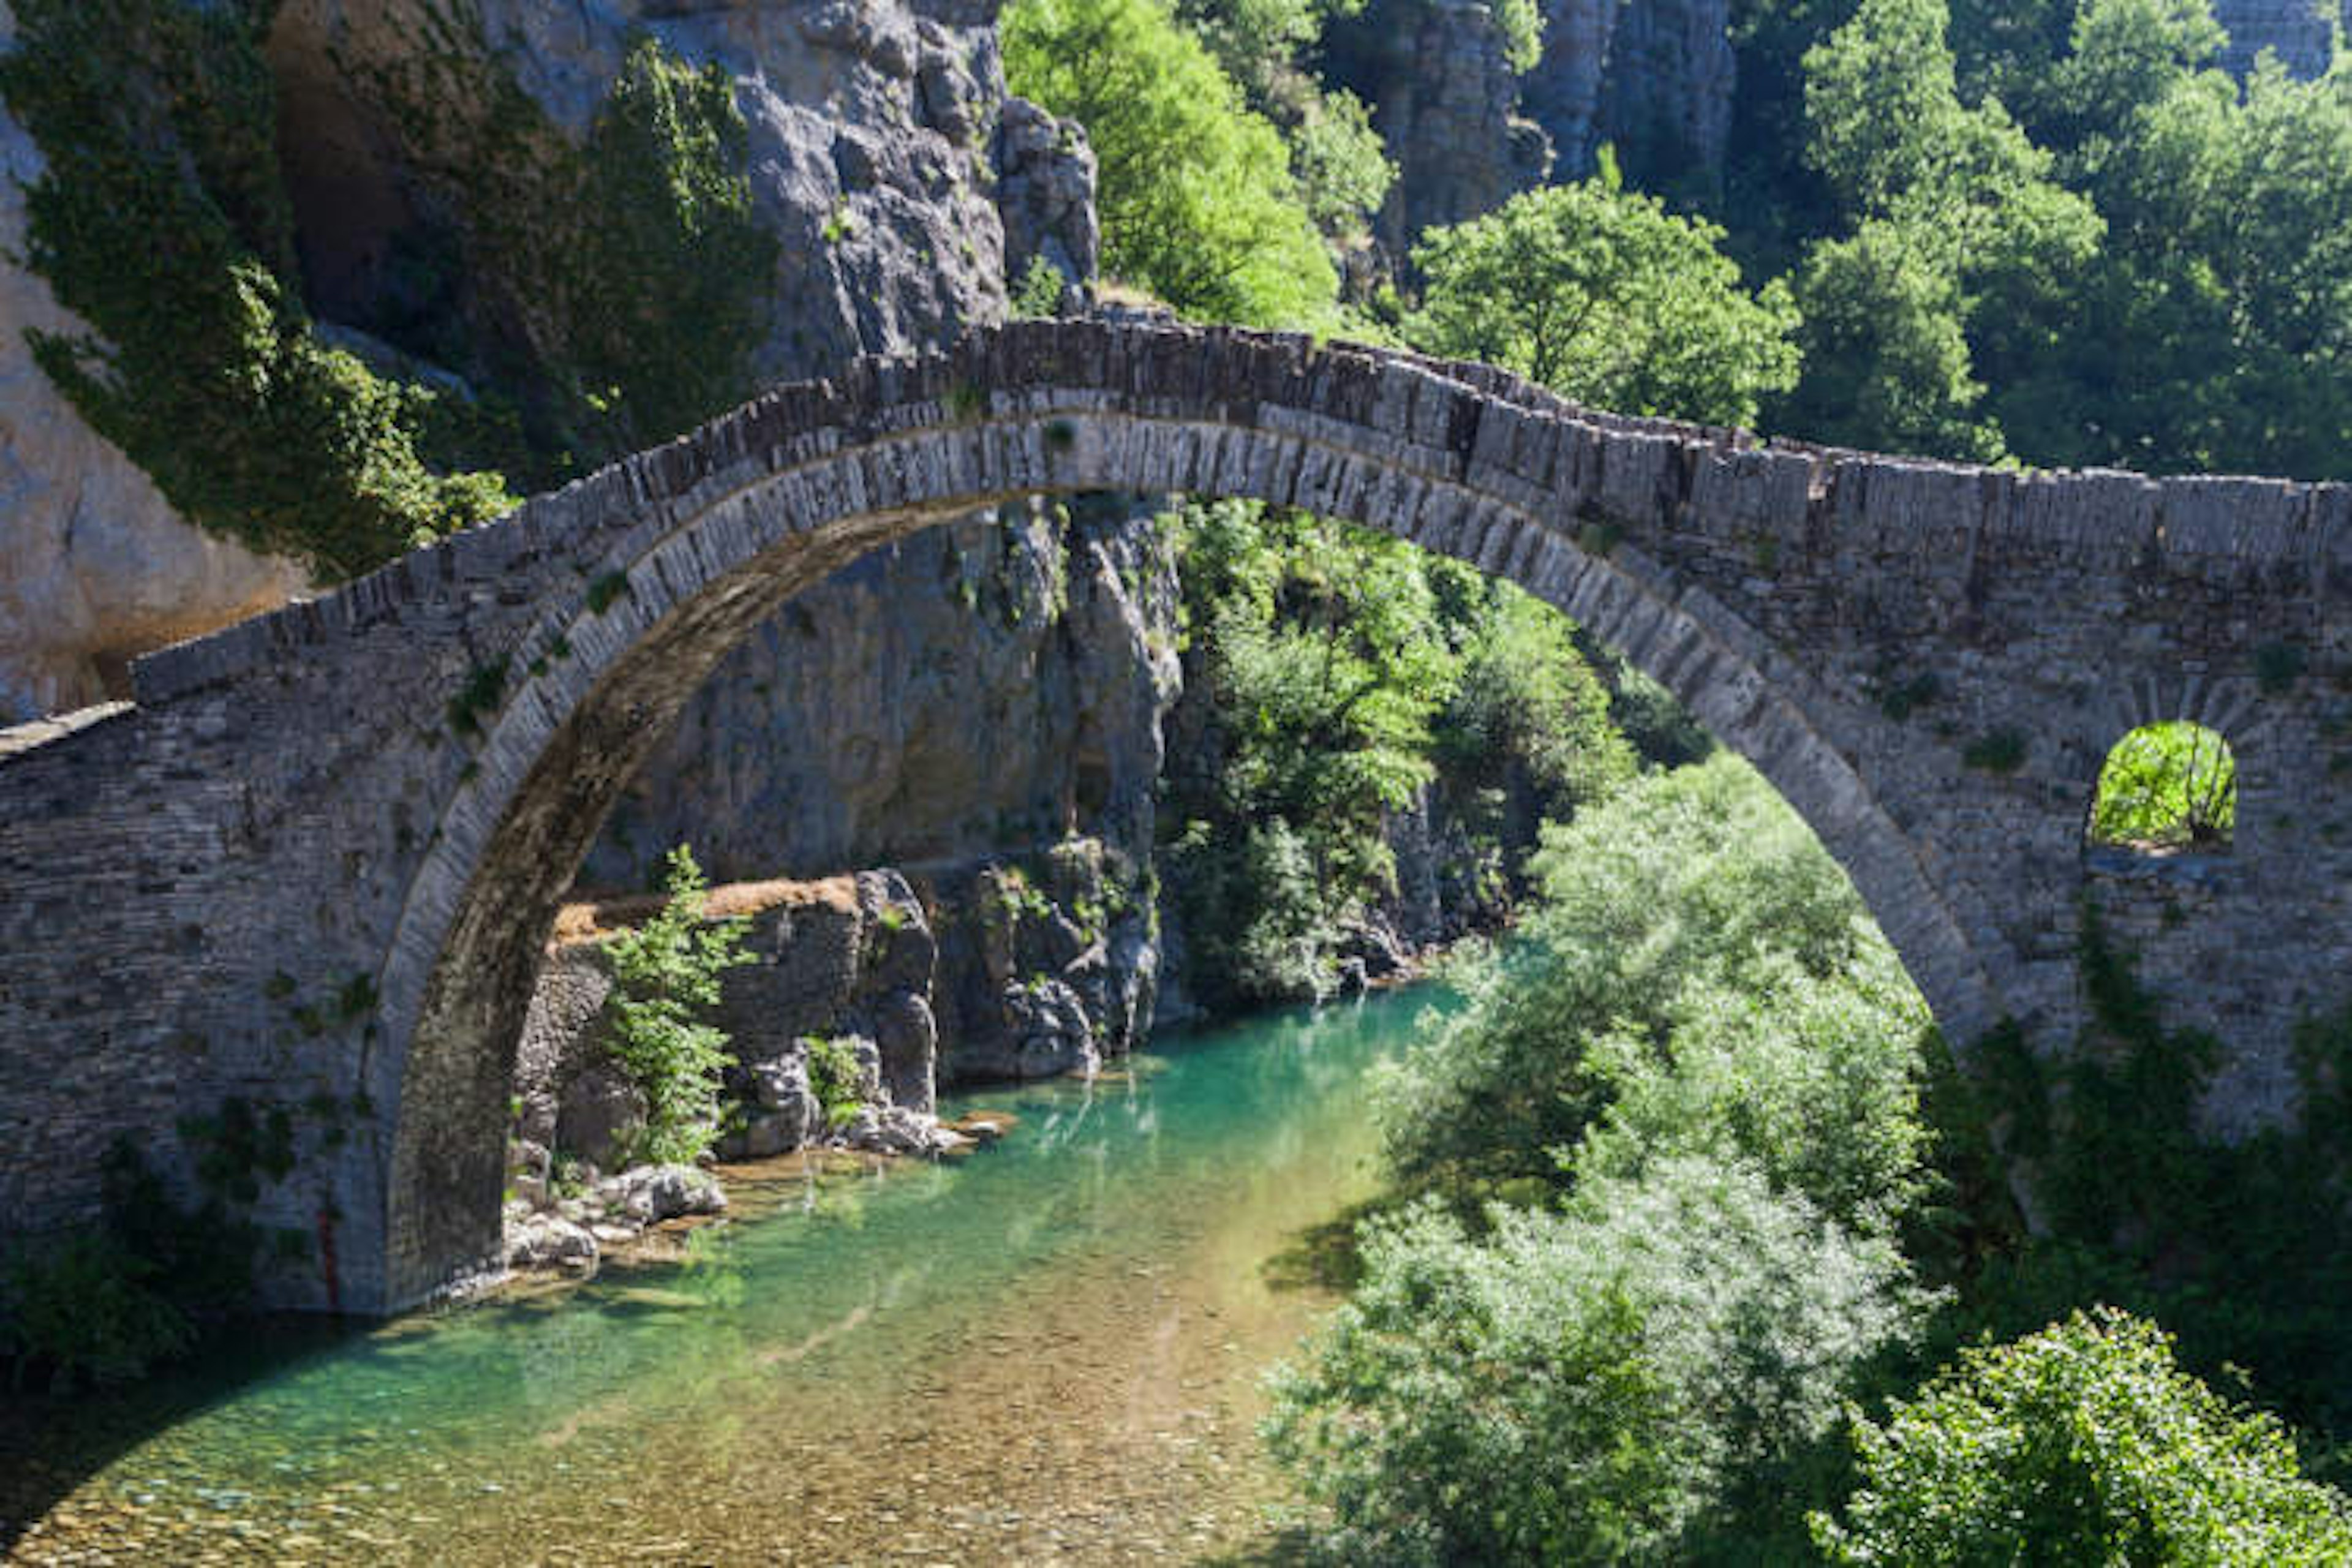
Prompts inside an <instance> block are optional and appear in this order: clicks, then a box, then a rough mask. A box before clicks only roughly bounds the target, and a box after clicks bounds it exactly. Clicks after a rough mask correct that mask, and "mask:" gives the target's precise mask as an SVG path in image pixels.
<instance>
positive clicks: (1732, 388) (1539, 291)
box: [1406, 164, 1797, 425]
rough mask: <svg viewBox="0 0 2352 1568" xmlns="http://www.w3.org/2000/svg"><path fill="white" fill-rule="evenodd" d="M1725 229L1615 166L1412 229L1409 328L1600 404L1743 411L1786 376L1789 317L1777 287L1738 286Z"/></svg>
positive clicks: (1793, 358)
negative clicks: (1634, 183)
mask: <svg viewBox="0 0 2352 1568" xmlns="http://www.w3.org/2000/svg"><path fill="white" fill-rule="evenodd" d="M1721 237H1722V230H1720V229H1718V228H1717V227H1715V226H1713V225H1711V224H1706V223H1704V222H1698V221H1695V220H1692V219H1689V218H1683V217H1677V216H1674V215H1672V214H1670V213H1668V212H1667V211H1666V210H1665V207H1664V205H1663V204H1662V203H1660V202H1659V201H1658V200H1657V199H1656V198H1655V197H1652V196H1645V195H1639V194H1638V193H1633V192H1629V191H1626V190H1624V189H1623V188H1622V185H1621V184H1620V183H1619V181H1618V178H1617V175H1616V171H1615V167H1614V165H1613V164H1610V165H1607V166H1605V167H1604V169H1603V171H1602V174H1601V177H1600V178H1598V179H1593V180H1589V181H1586V182H1584V183H1583V184H1574V185H1553V186H1549V187H1546V188H1543V189H1540V190H1535V191H1529V192H1527V193H1525V194H1523V195H1517V196H1515V197H1513V198H1512V199H1511V200H1510V201H1509V202H1508V203H1507V204H1505V205H1504V206H1503V207H1502V208H1501V210H1499V211H1497V212H1495V213H1492V214H1489V215H1488V216H1485V217H1481V218H1475V219H1472V220H1471V221H1470V222H1468V223H1465V224H1461V225H1457V226H1454V227H1452V228H1439V229H1433V230H1431V231H1429V232H1428V233H1427V234H1425V235H1423V237H1422V239H1421V243H1420V244H1419V245H1418V246H1417V247H1415V248H1414V250H1413V265H1414V266H1415V267H1417V268H1420V269H1421V271H1422V273H1423V276H1424V278H1425V279H1426V284H1425V288H1424V292H1423V301H1422V307H1421V310H1419V312H1417V313H1416V314H1415V315H1414V316H1412V318H1411V319H1410V320H1409V321H1408V322H1407V325H1406V333H1407V336H1408V337H1409V338H1410V339H1411V340H1412V342H1414V343H1415V344H1416V345H1417V346H1419V347H1422V348H1424V349H1427V350H1430V351H1431V352H1433V353H1444V354H1451V355H1455V356H1458V357H1463V358H1469V359H1482V360H1486V361H1488V362H1490V363H1496V364H1500V365H1505V366H1507V367H1509V368H1511V369H1514V370H1517V371H1519V372H1520V373H1522V374H1526V375H1528V376H1529V377H1531V378H1532V379H1534V380H1536V381H1540V382H1543V383H1544V384H1547V385H1549V386H1553V387H1556V388H1558V389H1559V391H1561V392H1563V393H1565V394H1567V395H1569V396H1570V397H1572V398H1575V399H1577V400H1578V401H1580V402H1582V403H1586V404H1590V405H1593V406H1595V407H1604V408H1609V409H1612V410H1615V411H1618V412H1621V413H1627V414H1647V415H1665V416H1675V417H1680V418H1686V419H1696V420H1701V421H1706V422H1710V423H1715V424H1723V425H1737V424H1746V423H1752V422H1753V421H1754V419H1755V417H1756V412H1757V407H1758V404H1759V399H1760V398H1761V397H1762V396H1763V395H1765V394H1767V393H1771V392H1778V391H1784V390H1786V389H1787V388H1789V387H1790V386H1792V385H1794V384H1796V380H1797V351H1796V349H1795V347H1794V346H1793V344H1792V343H1791V342H1790V334H1791V333H1792V332H1793V331H1795V330H1796V326H1797V314H1796V310H1795V309H1794V307H1793V306H1792V305H1791V304H1790V299H1789V291H1788V289H1787V287H1786V286H1785V285H1782V284H1780V283H1778V282H1775V283H1771V284H1768V285H1766V286H1765V287H1764V288H1763V289H1761V290H1759V291H1758V292H1756V293H1754V294H1750V293H1748V291H1746V290H1745V289H1742V288H1741V287H1740V282H1739V269H1738V266H1737V265H1736V264H1734V263H1733V262H1732V261H1731V260H1730V259H1729V258H1726V257H1725V256H1723V255H1722V254H1721V253H1720V252H1719V251H1717V248H1716V245H1717V241H1718V240H1720V239H1721Z"/></svg>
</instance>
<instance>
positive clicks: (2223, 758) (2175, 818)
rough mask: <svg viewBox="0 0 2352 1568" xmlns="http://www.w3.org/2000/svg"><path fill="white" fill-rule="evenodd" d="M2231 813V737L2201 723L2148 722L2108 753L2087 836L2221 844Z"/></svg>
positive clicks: (2234, 780) (2234, 808) (2234, 797)
mask: <svg viewBox="0 0 2352 1568" xmlns="http://www.w3.org/2000/svg"><path fill="white" fill-rule="evenodd" d="M2237 816H2238V768H2237V763H2236V761H2235V760H2234V759H2233V758H2232V757H2231V753H2230V743H2229V742H2227V741H2224V740H2223V739H2222V738H2221V736H2220V735H2218V734H2215V733H2214V732H2213V731H2210V730H2208V729H2206V728H2205V727H2204V726H2203V725H2201V724H2191V723H2188V722H2185V721H2176V722H2168V723H2162V724H2147V725H2143V726H2141V727H2140V728H2139V729H2137V730H2134V731H2132V732H2131V733H2130V734H2128V735H2126V736H2125V737H2124V738H2123V739H2122V740H2120V741H2118V742H2116V749H2115V750H2114V751H2112V752H2108V753H2107V765H2106V767H2105V769H2104V770H2103V771H2102V772H2101V773H2100V774H2099V793H2098V797H2097V803H2096V804H2095V805H2094V806H2093V807H2092V809H2091V837H2093V838H2095V839H2097V840H2099V841H2101V842H2102V843H2107V844H2133V845H2141V846H2147V847H2179V846H2183V845H2209V846H2210V845H2215V844H2226V843H2228V842H2229V838H2230V833H2231V829H2232V828H2233V827H2234V826H2236V824H2237Z"/></svg>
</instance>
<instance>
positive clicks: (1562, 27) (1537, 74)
mask: <svg viewBox="0 0 2352 1568" xmlns="http://www.w3.org/2000/svg"><path fill="white" fill-rule="evenodd" d="M1729 25H1730V7H1729V5H1727V0H1550V3H1549V5H1547V6H1546V7H1545V16H1544V49H1543V58H1542V59H1541V60H1539V61H1538V63H1537V65H1536V67H1535V68H1534V69H1533V70H1530V71H1529V72H1528V75H1527V79H1526V80H1525V81H1524V82H1523V83H1522V84H1521V94H1522V100H1523V103H1524V107H1525V110H1526V112H1527V114H1528V117H1529V118H1531V119H1532V120H1534V121H1536V123H1537V124H1538V125H1540V126H1542V127H1543V128H1544V131H1545V133H1546V134H1548V135H1549V136H1550V138H1551V142H1552V147H1553V149H1554V151H1555V153H1557V155H1558V158H1559V163H1558V166H1557V168H1556V169H1555V170H1554V174H1555V175H1556V177H1559V178H1563V179H1572V178H1579V177H1581V176H1583V175H1585V174H1591V172H1592V169H1593V159H1594V155H1595V154H1596V153H1597V152H1598V151H1599V149H1600V148H1601V145H1602V144H1603V143H1604V142H1605V143H1608V144H1610V145H1612V146H1614V147H1615V148H1616V149H1617V153H1618V157H1619V158H1620V160H1621V161H1622V163H1624V164H1625V165H1626V167H1627V169H1628V171H1629V172H1632V173H1635V174H1640V175H1643V176H1644V177H1647V178H1650V179H1654V180H1666V181H1671V180H1674V179H1676V178H1681V177H1685V176H1687V175H1689V174H1693V173H1698V174H1701V175H1702V176H1703V177H1706V176H1711V172H1712V171H1715V170H1717V169H1720V168H1721V166H1722V163H1723V151H1724V139H1725V137H1726V136H1727V134H1728V133H1729V131H1730V127H1731V95H1732V88H1733V84H1734V79H1735V75H1736V67H1735V63H1734V61H1733V58H1732V50H1731V38H1730V34H1729V30H1728V29H1729Z"/></svg>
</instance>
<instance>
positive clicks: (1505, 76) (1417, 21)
mask: <svg viewBox="0 0 2352 1568" xmlns="http://www.w3.org/2000/svg"><path fill="white" fill-rule="evenodd" d="M1329 48H1330V53H1331V58H1332V66H1333V70H1334V74H1335V75H1336V76H1337V78H1338V79H1339V83H1340V85H1344V86H1346V87H1348V88H1349V89H1351V90H1353V91H1354V92H1355V93H1356V94H1357V95H1358V96H1359V97H1360V98H1362V99H1363V100H1365V101H1366V102H1367V103H1370V105H1371V106H1372V119H1373V124H1374V126H1375V128H1376V129H1378V130H1379V132H1380V133H1381V141H1382V142H1384V143H1385V144H1386V147H1387V150H1388V154H1389V157H1390V158H1391V160H1393V161H1394V162H1395V163H1396V165H1397V170H1398V174H1397V180H1396V183H1395V184H1393V185H1392V186H1391V188H1390V191H1389V197H1388V201H1387V203H1386V205H1383V206H1382V207H1381V212H1380V216H1379V219H1378V221H1377V222H1376V224H1375V225H1374V232H1375V236H1376V237H1377V238H1378V239H1379V240H1380V242H1381V246H1382V247H1383V248H1384V249H1385V250H1386V251H1387V252H1388V253H1389V255H1390V256H1391V257H1398V258H1401V257H1402V256H1403V255H1405V254H1406V252H1407V251H1409V250H1410V249H1411V248H1412V242H1413V240H1414V239H1415V238H1416V237H1418V236H1419V235H1420V234H1421V232H1422V230H1423V229H1425V228H1429V227H1432V226H1436V225H1440V224H1450V223H1459V222H1461V221H1462V220H1464V219H1465V218H1472V217H1475V216H1478V215H1479V214H1481V213H1485V212H1491V211H1492V210H1493V209H1495V208H1496V207H1498V206H1500V205H1502V204H1503V203H1504V202H1506V201H1507V200H1508V199H1510V197H1511V196H1512V195H1516V194H1517V193H1518V192H1520V191H1523V190H1526V189H1528V188H1529V187H1530V186H1533V185H1536V184H1540V183H1541V182H1542V181H1543V179H1544V177H1545V175H1546V174H1547V173H1548V172H1549V169H1550V167H1551V146H1550V143H1549V140H1548V138H1547V137H1546V136H1545V135H1544V133H1543V131H1542V129H1541V128H1540V127H1538V125H1536V124H1535V123H1534V122H1533V121H1528V120H1524V119H1522V118H1520V117H1519V114H1518V100H1519V80H1518V73H1517V71H1516V70H1514V69H1513V68H1512V67H1511V63H1510V61H1509V60H1508V59H1507V58H1505V42H1504V37H1503V34H1502V31H1501V29H1500V28H1499V27H1497V26H1496V23H1495V17H1494V13H1493V12H1492V10H1491V9H1489V8H1488V6H1486V5H1485V4H1483V3H1481V0H1374V3H1373V4H1371V5H1367V6H1366V7H1365V8H1364V10H1363V11H1362V13H1361V14H1360V15H1359V16H1356V17H1354V18H1352V19H1350V20H1349V21H1346V22H1342V23H1336V24H1335V25H1334V26H1333V27H1332V29H1331V31H1330V34H1329Z"/></svg>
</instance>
